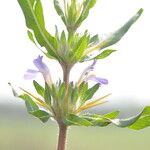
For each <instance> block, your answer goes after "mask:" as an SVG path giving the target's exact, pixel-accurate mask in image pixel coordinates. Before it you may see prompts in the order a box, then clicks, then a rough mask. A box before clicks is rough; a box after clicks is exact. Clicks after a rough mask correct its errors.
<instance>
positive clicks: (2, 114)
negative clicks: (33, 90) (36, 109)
mask: <svg viewBox="0 0 150 150" xmlns="http://www.w3.org/2000/svg"><path fill="white" fill-rule="evenodd" d="M68 133H69V134H68V142H67V143H68V150H142V149H144V150H149V147H150V141H149V139H150V128H146V129H144V130H140V131H133V130H129V129H121V128H116V127H114V126H108V127H106V128H98V127H97V128H94V127H71V128H70V129H69V132H68ZM57 135H58V131H57V126H56V124H55V122H51V121H49V122H47V123H46V124H43V123H41V122H40V121H39V120H38V119H36V118H33V117H32V116H30V115H28V114H27V112H26V109H25V107H24V106H23V105H20V106H18V105H4V104H0V150H55V147H56V143H57Z"/></svg>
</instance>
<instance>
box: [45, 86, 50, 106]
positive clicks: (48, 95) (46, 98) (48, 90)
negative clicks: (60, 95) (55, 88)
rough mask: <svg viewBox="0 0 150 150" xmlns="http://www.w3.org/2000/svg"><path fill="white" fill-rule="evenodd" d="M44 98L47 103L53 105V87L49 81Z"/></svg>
mask: <svg viewBox="0 0 150 150" xmlns="http://www.w3.org/2000/svg"><path fill="white" fill-rule="evenodd" d="M44 99H45V102H46V104H48V105H51V89H50V87H49V85H48V84H47V83H45V93H44Z"/></svg>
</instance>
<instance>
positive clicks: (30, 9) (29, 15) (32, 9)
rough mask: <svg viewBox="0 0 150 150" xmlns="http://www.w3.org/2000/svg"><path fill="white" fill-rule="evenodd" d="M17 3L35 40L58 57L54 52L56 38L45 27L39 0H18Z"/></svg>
mask: <svg viewBox="0 0 150 150" xmlns="http://www.w3.org/2000/svg"><path fill="white" fill-rule="evenodd" d="M18 3H19V4H20V6H21V8H22V11H23V13H24V16H25V20H26V25H27V27H28V28H29V29H31V30H33V32H34V35H35V38H36V40H37V42H38V43H39V44H40V45H41V47H45V48H46V49H47V51H48V53H49V54H50V55H51V56H53V57H55V58H58V56H57V55H56V52H55V48H56V39H55V38H54V37H53V36H52V35H50V34H49V33H48V32H47V30H46V28H45V22H44V16H43V8H42V5H41V1H40V0H18ZM30 36H31V35H30Z"/></svg>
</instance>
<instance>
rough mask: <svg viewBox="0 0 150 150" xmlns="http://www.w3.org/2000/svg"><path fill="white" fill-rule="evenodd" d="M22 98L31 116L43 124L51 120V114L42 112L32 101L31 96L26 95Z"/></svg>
mask: <svg viewBox="0 0 150 150" xmlns="http://www.w3.org/2000/svg"><path fill="white" fill-rule="evenodd" d="M20 98H22V99H24V100H25V103H26V107H27V111H28V113H29V114H31V115H33V116H35V117H37V118H39V119H40V120H41V121H42V122H46V121H48V119H49V118H50V114H49V113H47V112H45V111H43V110H40V109H39V107H38V105H37V104H36V103H35V102H34V101H33V100H32V98H31V97H30V96H29V95H27V94H24V95H21V96H20Z"/></svg>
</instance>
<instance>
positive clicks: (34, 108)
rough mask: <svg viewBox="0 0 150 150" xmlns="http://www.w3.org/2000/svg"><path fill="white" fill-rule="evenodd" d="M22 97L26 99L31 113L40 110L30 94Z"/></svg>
mask: <svg viewBox="0 0 150 150" xmlns="http://www.w3.org/2000/svg"><path fill="white" fill-rule="evenodd" d="M21 98H22V99H24V100H25V104H26V107H27V111H28V113H29V114H32V113H33V112H35V111H37V110H39V107H38V105H37V104H36V103H35V102H34V101H33V100H32V98H31V97H30V96H29V95H27V94H24V95H22V97H21Z"/></svg>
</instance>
